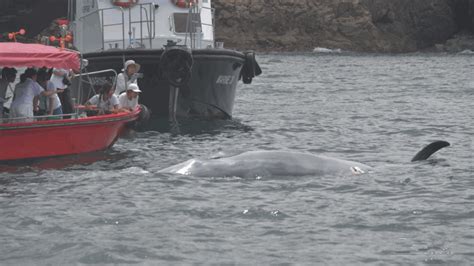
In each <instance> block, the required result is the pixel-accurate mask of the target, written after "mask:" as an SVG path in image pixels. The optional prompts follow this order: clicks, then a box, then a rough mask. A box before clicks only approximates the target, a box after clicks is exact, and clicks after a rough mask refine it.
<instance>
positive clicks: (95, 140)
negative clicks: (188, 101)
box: [0, 109, 140, 161]
mask: <svg viewBox="0 0 474 266" xmlns="http://www.w3.org/2000/svg"><path fill="white" fill-rule="evenodd" d="M139 113H140V109H137V110H136V111H134V112H131V113H118V114H109V115H101V116H92V117H85V118H78V119H63V120H48V121H38V122H29V123H10V124H0V161H6V160H19V159H28V158H40V157H51V156H59V155H69V154H79V153H86V152H93V151H98V150H104V149H107V148H109V147H111V146H112V145H113V144H114V143H115V141H116V140H117V138H118V137H119V136H120V134H121V133H122V132H123V130H124V129H125V126H126V124H127V123H129V122H132V121H134V120H136V119H137V118H138V115H139Z"/></svg>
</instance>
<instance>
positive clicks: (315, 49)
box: [313, 47, 342, 54]
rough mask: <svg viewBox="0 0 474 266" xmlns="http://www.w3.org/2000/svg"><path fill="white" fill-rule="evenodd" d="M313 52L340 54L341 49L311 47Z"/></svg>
mask: <svg viewBox="0 0 474 266" xmlns="http://www.w3.org/2000/svg"><path fill="white" fill-rule="evenodd" d="M313 53H320V54H340V53H342V50H341V49H329V48H325V47H316V48H314V49H313Z"/></svg>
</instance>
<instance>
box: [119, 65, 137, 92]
mask: <svg viewBox="0 0 474 266" xmlns="http://www.w3.org/2000/svg"><path fill="white" fill-rule="evenodd" d="M122 71H123V72H122V73H120V74H118V76H117V85H116V86H117V89H116V90H115V94H116V95H117V96H118V95H120V94H121V93H122V92H124V91H125V90H126V89H127V88H128V85H130V84H132V83H135V84H136V83H137V79H138V78H139V76H140V74H139V73H138V71H140V64H137V63H135V61H134V60H127V61H126V62H125V64H124V66H123V69H122Z"/></svg>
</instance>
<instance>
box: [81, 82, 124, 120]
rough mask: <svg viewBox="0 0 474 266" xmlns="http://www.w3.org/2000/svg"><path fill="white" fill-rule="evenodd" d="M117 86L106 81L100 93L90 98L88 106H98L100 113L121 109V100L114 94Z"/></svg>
mask: <svg viewBox="0 0 474 266" xmlns="http://www.w3.org/2000/svg"><path fill="white" fill-rule="evenodd" d="M114 92H115V88H114V87H113V86H112V84H110V83H105V84H104V86H103V87H102V89H101V90H100V93H99V94H96V95H94V96H93V97H92V98H90V99H89V100H88V101H87V103H86V106H87V107H90V106H94V105H95V106H96V107H97V109H98V111H99V113H98V114H99V115H100V114H109V113H115V112H117V111H118V110H119V101H118V98H117V96H116V95H115V94H114Z"/></svg>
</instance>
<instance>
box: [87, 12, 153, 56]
mask: <svg viewBox="0 0 474 266" xmlns="http://www.w3.org/2000/svg"><path fill="white" fill-rule="evenodd" d="M136 6H137V7H138V8H139V11H140V14H139V15H138V19H136V20H134V17H135V16H133V15H134V14H132V13H133V11H134V10H135V9H133V8H128V9H126V10H125V9H124V8H122V7H108V8H101V9H97V10H95V11H93V12H91V13H89V14H87V15H84V16H82V17H80V18H79V20H81V21H85V20H86V19H88V18H89V17H90V16H92V15H97V14H98V15H99V18H100V30H101V35H102V50H106V46H107V44H109V46H110V47H109V48H111V49H112V48H119V47H117V42H120V43H122V47H121V48H122V49H126V48H139V47H145V44H144V43H145V42H148V43H149V46H150V47H149V48H152V46H153V39H155V37H156V24H155V16H154V13H153V10H154V8H155V7H154V4H153V3H145V4H137V5H136ZM117 10H120V13H121V19H120V21H118V22H110V23H108V22H107V21H106V19H105V18H106V17H107V12H115V11H117ZM126 12H128V21H126V19H125V17H126ZM110 17H113V16H110ZM127 22H128V23H127ZM127 24H128V25H127ZM137 24H138V25H139V27H140V34H139V38H138V39H139V41H137V38H136V37H137V36H136V35H135V28H134V27H133V26H134V25H137ZM126 26H128V32H127V27H126ZM113 27H121V39H108V38H106V32H107V31H106V29H109V28H113ZM144 28H146V29H144ZM126 33H127V34H128V40H129V45H128V46H127V45H126V37H125V36H126ZM145 33H146V35H145ZM113 43H116V46H115V47H113Z"/></svg>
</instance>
